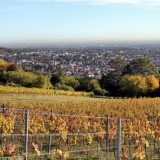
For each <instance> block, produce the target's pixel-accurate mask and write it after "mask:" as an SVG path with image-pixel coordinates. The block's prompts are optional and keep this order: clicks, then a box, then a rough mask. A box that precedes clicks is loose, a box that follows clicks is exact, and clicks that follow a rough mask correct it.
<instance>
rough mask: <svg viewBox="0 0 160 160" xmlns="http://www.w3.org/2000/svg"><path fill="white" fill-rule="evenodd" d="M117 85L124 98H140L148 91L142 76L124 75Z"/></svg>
mask: <svg viewBox="0 0 160 160" xmlns="http://www.w3.org/2000/svg"><path fill="white" fill-rule="evenodd" d="M119 84H120V88H121V90H122V91H123V92H124V93H125V95H126V96H131V97H135V96H141V95H145V94H146V93H147V91H148V86H147V83H146V78H145V77H144V76H142V75H125V76H123V77H122V78H121V80H120V83H119Z"/></svg>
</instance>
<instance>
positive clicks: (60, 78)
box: [50, 69, 65, 86]
mask: <svg viewBox="0 0 160 160" xmlns="http://www.w3.org/2000/svg"><path fill="white" fill-rule="evenodd" d="M64 77H65V75H64V72H63V70H62V69H60V70H58V71H57V72H56V73H54V74H52V76H51V79H50V82H51V84H52V85H53V86H56V84H58V83H60V84H62V85H64Z"/></svg>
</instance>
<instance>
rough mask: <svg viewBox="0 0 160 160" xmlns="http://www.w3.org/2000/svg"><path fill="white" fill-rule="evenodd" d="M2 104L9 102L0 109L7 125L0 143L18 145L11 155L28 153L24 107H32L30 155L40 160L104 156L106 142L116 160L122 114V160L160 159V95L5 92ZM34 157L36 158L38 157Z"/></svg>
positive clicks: (0, 100)
mask: <svg viewBox="0 0 160 160" xmlns="http://www.w3.org/2000/svg"><path fill="white" fill-rule="evenodd" d="M0 104H1V105H2V104H4V106H5V109H3V108H1V117H0V118H1V121H3V124H5V125H6V126H5V125H4V127H0V129H1V133H2V134H3V136H4V139H1V142H0V143H1V144H2V146H3V147H4V146H5V145H9V144H10V142H11V141H12V145H14V144H15V145H16V149H15V152H14V154H11V155H12V157H14V156H15V157H16V155H19V156H22V155H24V154H20V153H23V151H24V143H22V142H23V140H24V138H25V135H26V132H25V123H26V119H25V110H24V109H29V128H28V133H29V137H28V138H29V144H28V145H29V146H28V148H29V153H28V154H29V155H30V157H33V156H37V155H38V154H39V152H40V153H41V159H42V157H43V158H44V159H46V157H47V158H48V157H49V155H51V157H52V159H58V158H61V159H65V158H67V157H70V159H72V158H75V157H83V159H106V158H105V157H106V142H107V143H108V144H109V150H108V154H109V157H110V159H113V160H114V159H116V156H117V147H116V145H117V132H118V131H117V117H121V123H122V124H121V129H122V133H121V143H122V144H121V159H123V160H128V159H131V158H132V159H136V160H138V159H147V160H152V159H155V160H158V159H159V157H158V150H159V147H160V98H138V99H137V98H133V99H131V98H128V99H125V98H124V99H113V98H93V97H88V96H85V97H84V96H75V95H72V96H71V95H70V96H68V95H64V93H63V95H59V94H47V93H45V94H44V93H33V92H32V93H31V92H25V93H24V92H23V93H22V92H16V93H13V92H9V91H8V92H6V91H5V92H2V91H1V93H0ZM107 115H109V118H108V119H107V120H108V121H109V122H108V124H107V121H106V116H107ZM11 120H12V123H10V122H11ZM106 125H108V126H109V133H107V134H106ZM12 133H14V134H12ZM107 138H108V141H107ZM33 142H34V143H36V144H37V145H38V147H39V148H38V149H36V147H35V146H34V145H33ZM2 152H4V151H2ZM48 154H49V155H48ZM3 155H4V156H6V155H5V154H3ZM11 155H9V156H11ZM42 155H44V156H42ZM55 156H57V157H55ZM30 159H37V160H38V156H37V157H36V158H35V157H34V158H30ZM81 159H82V158H81Z"/></svg>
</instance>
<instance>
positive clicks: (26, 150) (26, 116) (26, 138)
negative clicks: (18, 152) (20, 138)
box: [24, 109, 29, 160]
mask: <svg viewBox="0 0 160 160" xmlns="http://www.w3.org/2000/svg"><path fill="white" fill-rule="evenodd" d="M28 121H29V110H28V109H27V110H26V111H25V136H24V137H25V143H24V153H25V156H24V160H27V155H28Z"/></svg>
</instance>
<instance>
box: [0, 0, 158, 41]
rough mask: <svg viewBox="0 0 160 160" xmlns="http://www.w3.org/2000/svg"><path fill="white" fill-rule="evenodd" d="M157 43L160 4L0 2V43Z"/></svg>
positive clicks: (140, 0)
mask: <svg viewBox="0 0 160 160" xmlns="http://www.w3.org/2000/svg"><path fill="white" fill-rule="evenodd" d="M97 40H98V41H99V40H109V41H110V40H111V41H114V40H116V41H117V40H160V0H0V43H9V42H17V43H18V42H68V41H78V42H79V41H97Z"/></svg>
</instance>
